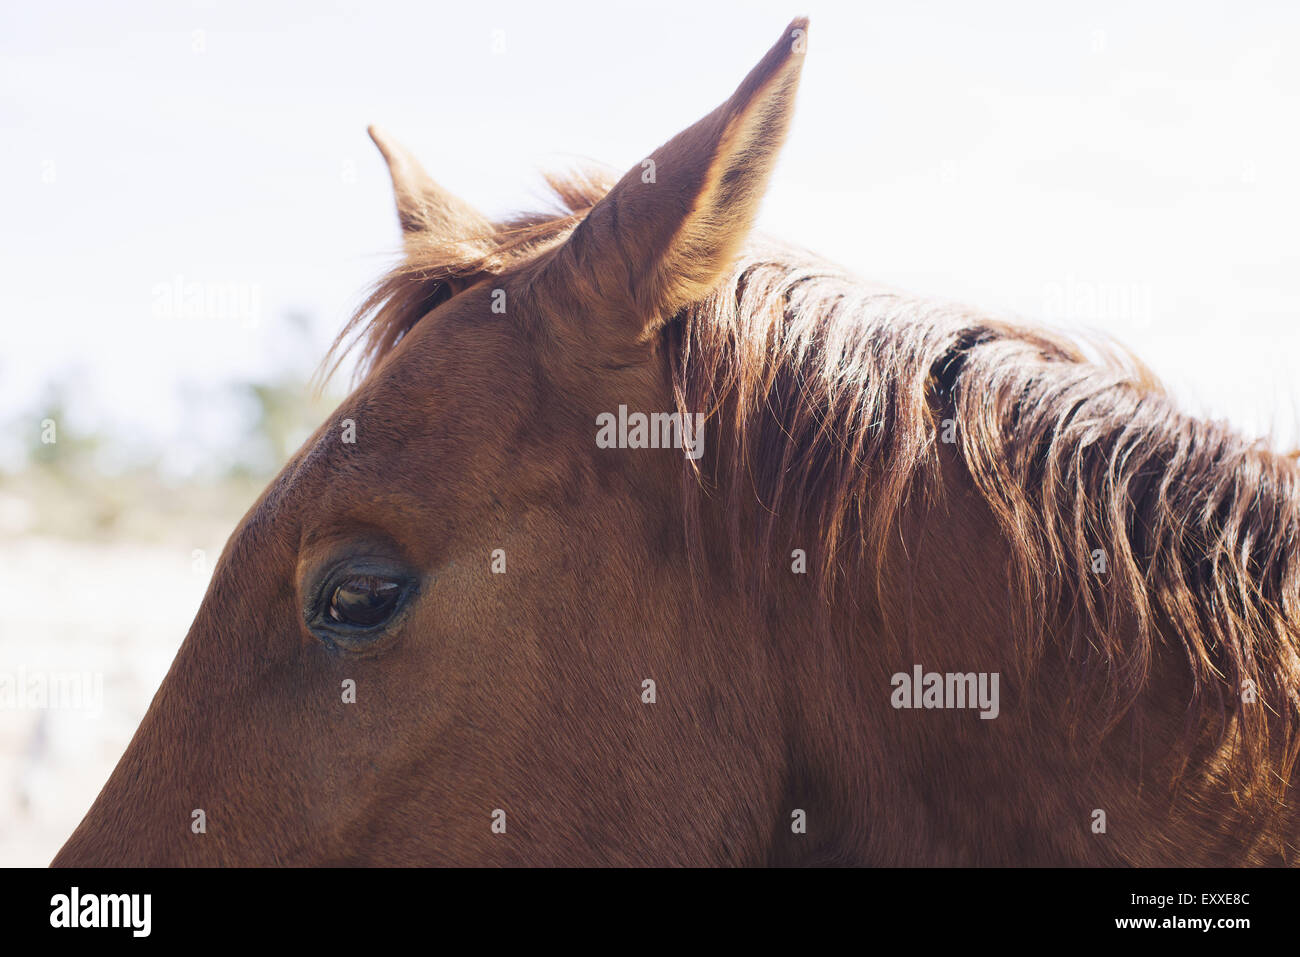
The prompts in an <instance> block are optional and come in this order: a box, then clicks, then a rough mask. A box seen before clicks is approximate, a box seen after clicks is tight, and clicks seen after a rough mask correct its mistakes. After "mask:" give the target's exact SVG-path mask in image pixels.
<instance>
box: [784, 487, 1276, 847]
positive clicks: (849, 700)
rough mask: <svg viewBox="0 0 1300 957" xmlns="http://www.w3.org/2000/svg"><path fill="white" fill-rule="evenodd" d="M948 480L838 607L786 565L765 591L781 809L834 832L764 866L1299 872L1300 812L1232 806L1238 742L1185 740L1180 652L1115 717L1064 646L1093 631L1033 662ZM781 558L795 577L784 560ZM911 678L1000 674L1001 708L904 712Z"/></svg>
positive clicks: (1210, 736)
mask: <svg viewBox="0 0 1300 957" xmlns="http://www.w3.org/2000/svg"><path fill="white" fill-rule="evenodd" d="M944 488H945V494H944V495H943V496H942V498H941V500H940V501H939V502H937V503H935V504H933V505H932V506H927V505H924V504H921V503H920V502H919V501H918V502H917V503H916V504H914V505H913V507H911V508H910V509H909V511H908V514H906V515H904V516H901V517H900V522H899V528H898V530H897V533H896V534H893V535H891V536H890V537H889V538H888V539H887V542H888V544H887V548H886V551H885V553H883V554H881V555H879V556H876V560H875V561H870V560H867V561H863V562H861V563H858V564H857V565H856V567H852V570H851V574H849V575H847V576H846V577H845V578H844V579H843V580H841V581H840V582H838V583H837V584H836V586H835V587H834V588H833V590H832V591H831V592H830V594H829V596H821V595H820V594H819V592H818V590H817V588H816V584H815V583H814V582H813V581H811V580H810V579H811V575H809V576H800V575H799V574H797V573H793V572H792V573H791V574H777V575H774V576H773V578H772V579H771V581H770V582H769V583H768V585H767V587H766V588H765V590H764V595H765V601H766V605H765V608H764V613H763V615H762V618H761V620H762V622H763V627H764V633H765V639H766V641H767V642H768V643H769V644H770V647H771V648H772V649H773V652H774V653H773V660H774V662H775V668H774V670H775V672H776V676H775V682H776V685H777V687H778V688H779V692H778V693H779V694H780V695H782V697H783V699H784V700H785V701H786V702H788V705H789V710H790V720H789V724H788V726H787V728H788V730H787V736H788V739H787V742H786V746H785V753H786V754H787V756H788V764H787V766H786V768H785V769H784V775H783V780H782V785H781V786H782V800H783V802H784V804H787V805H789V806H790V807H795V808H802V809H804V810H805V811H807V813H808V818H809V820H810V821H812V820H819V821H820V825H821V826H820V827H818V828H817V829H816V830H815V831H814V829H813V828H812V827H811V826H810V827H809V830H808V833H807V834H805V835H802V837H801V836H799V835H785V834H778V836H777V838H776V840H775V841H774V844H773V846H772V848H771V851H770V856H771V858H772V859H773V860H774V861H777V862H801V863H802V862H813V861H823V862H825V861H833V862H862V863H875V864H886V865H887V864H926V863H928V864H936V865H946V864H957V865H971V864H981V865H1023V864H1043V865H1060V864H1071V863H1074V864H1083V865H1167V866H1173V865H1176V864H1180V863H1181V864H1187V863H1198V864H1206V865H1209V864H1227V865H1231V864H1244V863H1269V864H1277V863H1282V862H1283V861H1284V860H1295V849H1294V848H1293V847H1291V846H1290V844H1289V843H1288V842H1289V841H1293V838H1292V837H1290V835H1294V833H1295V832H1296V825H1297V823H1298V821H1297V817H1296V815H1295V813H1294V812H1288V813H1287V814H1285V815H1279V814H1277V813H1272V812H1275V811H1276V807H1275V806H1271V807H1270V809H1269V810H1270V813H1269V814H1265V815H1262V816H1261V814H1260V813H1259V812H1260V809H1261V805H1260V804H1258V803H1252V802H1245V803H1241V804H1239V803H1236V802H1234V800H1233V798H1232V797H1231V796H1230V795H1231V788H1229V787H1227V786H1225V775H1224V767H1225V765H1226V764H1227V762H1228V761H1229V751H1230V743H1225V742H1223V741H1222V740H1221V739H1220V737H1219V735H1218V731H1217V730H1216V729H1208V728H1204V729H1193V730H1192V732H1191V734H1190V736H1188V728H1187V724H1186V707H1187V703H1188V701H1189V700H1190V696H1191V692H1192V688H1191V682H1190V677H1189V675H1188V671H1187V665H1186V661H1185V659H1184V658H1182V657H1181V653H1177V652H1174V651H1172V650H1168V649H1166V650H1162V651H1161V652H1160V653H1159V654H1158V655H1157V658H1156V660H1154V661H1153V662H1152V665H1151V674H1150V678H1149V682H1148V685H1147V689H1146V692H1145V695H1144V698H1143V699H1142V700H1141V701H1139V702H1138V705H1137V707H1135V708H1134V709H1133V710H1132V711H1130V712H1129V713H1127V714H1126V716H1125V717H1124V718H1123V719H1122V720H1121V721H1120V722H1119V723H1118V724H1112V723H1111V722H1110V720H1109V719H1110V712H1109V711H1108V709H1107V708H1106V707H1105V706H1104V702H1103V700H1102V698H1101V692H1100V690H1099V689H1100V688H1101V685H1100V683H1099V679H1101V678H1103V677H1104V676H1103V675H1100V674H1098V675H1093V676H1089V675H1086V674H1084V673H1083V672H1082V671H1081V669H1080V664H1079V662H1078V661H1077V660H1074V659H1073V658H1071V656H1070V654H1069V653H1068V651H1067V649H1068V647H1069V645H1070V639H1071V637H1073V638H1075V639H1076V641H1077V639H1079V638H1080V637H1081V636H1079V635H1074V636H1071V635H1069V634H1066V633H1065V632H1064V630H1063V629H1064V628H1065V626H1063V625H1049V626H1048V627H1047V628H1046V629H1045V633H1044V634H1043V635H1042V638H1041V649H1042V650H1041V654H1040V655H1039V656H1038V657H1037V659H1036V660H1033V661H1030V660H1029V657H1028V654H1027V643H1026V640H1025V637H1024V636H1023V635H1020V634H1018V631H1017V629H1018V627H1019V623H1020V621H1021V617H1020V616H1019V614H1018V609H1017V608H1016V607H1015V599H1014V597H1013V594H1014V593H1013V589H1012V587H1011V581H1010V578H1009V572H1008V569H1009V567H1010V563H1009V549H1008V547H1007V545H1006V543H1005V539H1004V536H1003V534H1002V532H1001V530H1000V529H999V527H998V525H997V522H996V520H995V519H994V517H993V516H992V514H991V513H990V512H989V511H988V509H987V508H986V507H985V506H984V505H983V502H982V500H981V499H979V497H978V496H976V495H974V494H971V493H972V489H971V488H970V486H969V480H968V479H967V478H965V477H964V475H963V474H962V472H961V471H960V469H957V468H950V467H945V474H944ZM800 540H802V541H805V542H810V543H815V531H814V530H807V532H798V531H796V532H794V533H792V535H791V539H790V543H791V544H794V543H795V542H797V541H800ZM813 547H815V545H814V546H813ZM776 557H777V558H779V559H781V562H777V561H775V560H774V563H773V567H775V568H777V569H778V570H782V563H783V562H784V560H785V554H784V553H782V554H779V555H777V556H776ZM810 564H811V563H810ZM1082 637H1083V638H1085V639H1086V636H1082ZM918 666H919V667H920V668H921V670H922V672H923V673H930V672H935V673H940V674H947V673H957V674H969V673H974V674H976V675H977V676H978V675H989V676H991V675H993V674H997V675H998V692H999V699H1000V700H999V702H998V709H997V716H996V717H989V718H982V717H981V716H980V709H979V708H973V707H967V708H964V709H960V708H957V709H950V708H946V707H945V708H936V709H928V708H925V707H922V708H919V709H918V708H896V707H895V706H894V704H893V702H892V701H891V696H892V695H893V693H894V692H895V690H896V689H895V685H894V684H893V682H892V678H893V676H894V675H896V674H906V675H908V676H911V675H913V674H914V673H915V669H916V668H917V667H918ZM1081 682H1082V684H1081ZM1080 687H1082V688H1083V693H1082V696H1080V693H1079V689H1080ZM1090 690H1091V691H1095V692H1096V693H1095V694H1090ZM1098 812H1101V814H1102V815H1104V817H1099V816H1098ZM1101 825H1104V830H1099V829H1098V828H1099V826H1101Z"/></svg>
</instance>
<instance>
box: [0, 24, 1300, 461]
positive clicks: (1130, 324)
mask: <svg viewBox="0 0 1300 957" xmlns="http://www.w3.org/2000/svg"><path fill="white" fill-rule="evenodd" d="M802 13H807V14H809V15H811V17H812V27H811V35H810V42H809V49H808V56H807V59H806V62H805V67H804V80H803V85H802V89H801V91H800V94H799V103H798V107H797V111H796V117H795V122H794V126H793V129H792V131H791V135H790V139H789V142H788V145H787V147H786V149H785V152H784V155H783V157H782V161H781V164H780V166H779V167H778V169H777V172H776V175H775V177H774V180H773V182H772V186H771V189H770V190H769V193H768V198H767V201H766V204H765V206H764V209H763V213H762V217H761V219H760V228H761V229H763V230H765V231H767V232H769V233H772V234H774V235H778V236H781V237H783V238H786V239H789V240H792V241H795V242H798V243H800V244H802V245H804V246H807V247H808V248H810V249H812V250H814V251H815V252H819V253H822V254H823V255H825V256H826V257H827V258H829V259H832V260H834V261H836V262H838V263H840V264H842V265H844V266H847V267H849V268H851V269H853V270H854V271H856V272H858V273H860V274H861V275H863V276H864V277H867V278H871V279H875V280H880V281H883V282H888V283H893V284H895V285H899V286H903V287H905V288H907V289H910V290H912V291H915V292H920V293H931V294H935V295H939V296H947V297H951V298H957V299H961V300H964V301H967V302H970V303H972V304H974V305H977V306H983V307H986V308H988V309H989V310H992V311H997V312H1000V313H1003V314H1006V313H1011V314H1014V315H1020V316H1024V317H1028V318H1036V319H1042V320H1046V321H1049V322H1053V323H1056V324H1065V325H1074V326H1080V325H1082V326H1089V327H1093V328H1097V329H1101V330H1104V331H1107V332H1110V333H1112V334H1114V335H1116V336H1118V337H1119V338H1120V339H1121V340H1122V341H1124V342H1126V343H1127V344H1129V345H1130V346H1132V347H1133V348H1134V349H1135V350H1136V351H1137V352H1138V354H1139V355H1141V356H1142V357H1143V358H1145V359H1146V360H1147V361H1148V363H1149V364H1151V365H1152V366H1153V367H1154V368H1155V369H1156V371H1157V372H1158V373H1160V374H1161V375H1162V376H1164V377H1165V379H1166V380H1167V381H1168V382H1170V383H1171V385H1173V386H1174V388H1175V390H1176V392H1177V393H1178V394H1179V395H1181V396H1183V397H1185V400H1186V401H1185V405H1186V407H1187V408H1188V409H1189V410H1191V411H1198V412H1207V413H1212V414H1216V415H1225V416H1228V417H1230V418H1231V419H1233V420H1234V421H1235V422H1236V423H1238V424H1239V425H1240V426H1241V427H1242V428H1243V429H1244V430H1246V431H1248V432H1251V433H1261V432H1263V431H1265V430H1266V429H1268V428H1269V427H1270V426H1275V427H1276V428H1277V430H1278V431H1279V432H1280V433H1281V435H1282V437H1283V439H1284V440H1293V433H1292V431H1291V430H1293V429H1294V428H1295V422H1296V408H1297V405H1298V404H1300V377H1298V376H1297V371H1298V370H1300V359H1298V358H1297V357H1298V356H1300V229H1298V228H1297V223H1300V180H1298V179H1297V176H1296V171H1297V170H1300V130H1298V125H1297V118H1300V61H1298V60H1297V58H1296V57H1295V50H1296V49H1297V48H1298V47H1300V7H1297V5H1295V4H1287V3H1281V2H1278V3H1270V4H1265V3H1256V4H1251V3H1216V4H1196V3H1174V2H1168V3H1147V4H1142V5H1141V6H1140V7H1136V6H1135V5H1134V4H1132V3H1129V2H1116V3H1110V2H1102V3H1094V2H1090V3H1086V4H1084V3H1079V4H1076V5H1074V6H1073V7H1072V8H1066V7H1064V6H1063V5H1060V4H1041V3H1031V2H1025V3H996V2H994V3H980V4H968V3H958V2H947V3H916V2H907V3H896V4H877V3H862V2H855V0H850V2H843V3H801V4H799V5H795V4H792V3H773V2H766V0H761V2H746V3H709V2H702V0H695V2H691V3H677V2H667V3H655V4H613V3H603V4H597V3H587V2H577V3H574V2H563V0H559V2H554V3H491V2H487V3H455V4H444V3H415V2H409V3H404V4H397V3H381V2H360V0H358V2H350V0H340V2H336V3H329V2H324V3H321V2H316V3H301V4H296V3H295V4H288V3H263V2H252V3H224V2H223V3H214V2H194V3H190V4H184V3H181V4H175V3H173V4H167V3H146V2H133V3H126V4H112V5H104V4H98V3H90V2H85V0H83V2H74V3H58V2H54V3H48V2H43V3H39V4H25V5H18V4H5V6H4V8H3V11H0V90H2V91H3V97H2V99H0V142H2V143H3V145H4V148H3V151H0V222H2V223H3V228H2V229H0V312H2V314H3V322H4V330H3V336H0V418H3V420H4V421H5V423H6V425H8V424H9V423H10V420H12V419H13V418H14V417H15V416H16V415H18V414H19V413H20V412H26V411H28V410H29V409H33V408H34V406H35V403H36V400H37V399H38V398H39V396H40V395H41V394H42V390H43V388H44V384H45V383H46V382H48V381H49V380H50V379H51V378H52V377H59V376H68V375H71V376H73V377H74V382H75V386H76V390H75V392H74V394H73V397H72V398H73V402H74V405H73V409H72V414H73V416H74V417H76V418H79V419H80V420H81V421H83V422H86V423H99V424H102V425H104V426H106V427H107V428H109V429H111V430H112V431H113V433H114V434H117V435H120V436H122V439H123V442H124V443H125V444H129V443H131V442H134V441H140V440H142V439H144V438H148V439H151V440H154V441H158V442H161V443H163V444H164V445H165V446H166V447H168V448H170V449H174V460H173V461H171V462H169V463H168V465H169V467H172V468H175V469H177V470H179V471H184V470H185V469H186V468H187V467H190V466H191V465H193V464H194V462H195V461H197V460H199V459H201V458H202V456H203V454H204V449H205V448H207V447H209V444H210V443H211V442H213V441H216V440H217V439H218V438H220V437H221V436H222V429H223V428H227V427H228V420H229V419H230V416H228V415H225V414H223V413H224V410H223V409H221V408H220V407H212V406H211V404H208V405H207V406H206V407H205V406H204V405H203V403H202V402H200V403H199V405H200V407H201V411H199V412H196V411H195V404H194V402H193V401H190V402H188V403H187V402H186V401H185V400H184V396H185V395H186V394H187V393H188V394H189V395H191V396H196V395H197V396H200V397H202V396H205V395H209V394H211V395H216V394H217V393H216V392H215V391H214V390H216V389H217V388H218V387H219V386H220V384H221V383H223V382H227V381H230V380H233V379H238V378H241V377H248V376H256V375H259V374H261V373H263V372H265V371H267V370H269V369H274V368H282V367H284V366H286V365H289V366H291V367H294V368H299V369H302V370H303V371H309V370H311V369H312V368H314V366H315V364H316V363H317V361H318V360H319V359H320V357H321V355H322V354H323V352H324V350H325V348H326V347H327V345H328V343H329V341H330V340H331V339H332V337H333V335H334V333H335V332H336V331H337V329H338V328H339V327H340V325H341V324H342V322H343V321H344V320H345V318H346V317H347V315H348V313H349V311H350V310H351V308H352V307H353V306H354V305H355V304H356V303H357V301H358V299H359V296H360V294H361V293H362V291H363V290H364V288H365V286H366V285H367V284H368V283H369V282H370V281H372V280H373V279H374V278H376V277H377V276H378V274H379V273H380V271H381V270H382V269H383V268H384V267H385V266H386V265H387V264H388V263H389V262H390V261H391V258H392V255H393V253H394V251H395V250H396V248H397V245H398V242H399V238H398V233H397V227H396V220H395V216H394V213H393V209H392V202H391V196H390V193H389V184H388V181H387V175H386V172H385V169H384V166H383V164H382V162H381V161H380V159H379V156H378V154H377V152H376V151H375V150H374V148H373V146H372V145H371V143H370V141H369V139H368V138H367V137H366V133H365V129H366V126H367V124H369V123H379V124H381V125H383V126H384V127H386V128H387V129H388V130H389V131H390V132H391V133H392V134H394V135H395V136H396V137H397V138H398V139H400V140H402V141H404V142H405V143H406V144H407V145H408V146H409V147H411V148H412V149H413V150H414V151H415V152H416V153H417V155H419V156H420V157H421V159H422V161H423V162H424V165H425V166H426V167H427V168H428V169H429V171H430V172H431V173H432V174H433V175H434V177H435V178H437V179H439V180H440V181H441V182H442V183H443V184H444V185H445V186H447V187H449V188H451V189H453V190H455V191H457V192H459V193H460V194H461V195H463V196H464V197H466V198H467V199H469V200H471V201H473V202H475V203H477V204H478V205H480V206H481V207H482V208H484V209H485V210H487V211H489V212H503V211H506V210H510V209H513V208H518V207H520V206H529V205H532V203H531V202H530V200H531V199H533V198H534V197H536V196H538V195H540V182H541V181H540V178H539V177H538V176H537V175H536V170H537V169H539V168H542V167H545V166H555V165H563V164H564V163H566V162H567V161H568V160H570V159H572V158H574V157H591V158H594V159H598V160H601V161H604V162H607V163H609V164H611V165H614V166H615V167H619V168H626V167H630V166H632V165H633V164H635V163H637V162H639V161H640V159H642V158H643V157H644V156H645V155H646V154H647V153H648V152H649V151H650V150H651V149H652V148H654V147H655V146H656V145H658V144H659V143H661V142H662V141H663V140H665V139H667V138H668V137H669V136H671V135H672V134H673V133H675V132H676V131H677V130H679V129H680V128H682V127H684V126H686V125H688V124H690V123H691V122H693V121H694V120H696V119H697V118H699V117H700V116H701V115H703V114H704V113H706V112H707V111H709V110H710V109H712V108H713V107H714V106H716V105H717V104H718V103H719V102H721V101H722V100H723V99H725V98H726V97H727V96H728V95H729V94H730V92H731V90H732V89H733V88H734V87H735V85H736V84H737V83H738V82H739V81H740V79H741V78H742V77H743V76H744V75H745V73H746V72H747V71H748V69H749V68H750V67H751V66H752V65H753V64H754V63H755V62H756V61H757V59H758V58H759V57H760V56H761V55H762V53H763V52H764V51H765V50H766V49H767V47H768V46H770V45H771V44H772V43H773V42H774V41H775V40H776V38H777V37H778V35H779V34H780V33H781V30H782V28H783V27H784V26H785V24H786V23H787V22H788V21H789V20H790V19H791V18H792V17H793V16H795V15H798V14H802ZM194 283H197V284H199V285H200V286H201V287H202V288H203V289H204V290H206V291H208V292H209V294H210V295H211V296H212V297H213V298H212V299H211V301H210V306H211V309H212V314H199V315H191V314H189V313H188V312H187V311H186V309H185V306H184V303H183V302H182V303H180V305H179V307H177V308H173V307H172V304H171V303H170V302H169V292H168V291H169V290H170V289H173V288H175V287H176V286H177V285H178V284H179V285H180V286H181V287H184V286H185V285H186V284H194ZM230 297H233V298H230ZM294 315H300V316H301V315H305V316H307V317H308V319H309V320H310V322H309V326H308V328H306V329H304V328H301V327H300V326H299V325H298V324H296V323H295V322H294V321H293V318H292V317H293V316H294ZM32 427H33V428H36V423H32ZM9 439H12V436H9ZM11 444H12V443H11Z"/></svg>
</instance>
